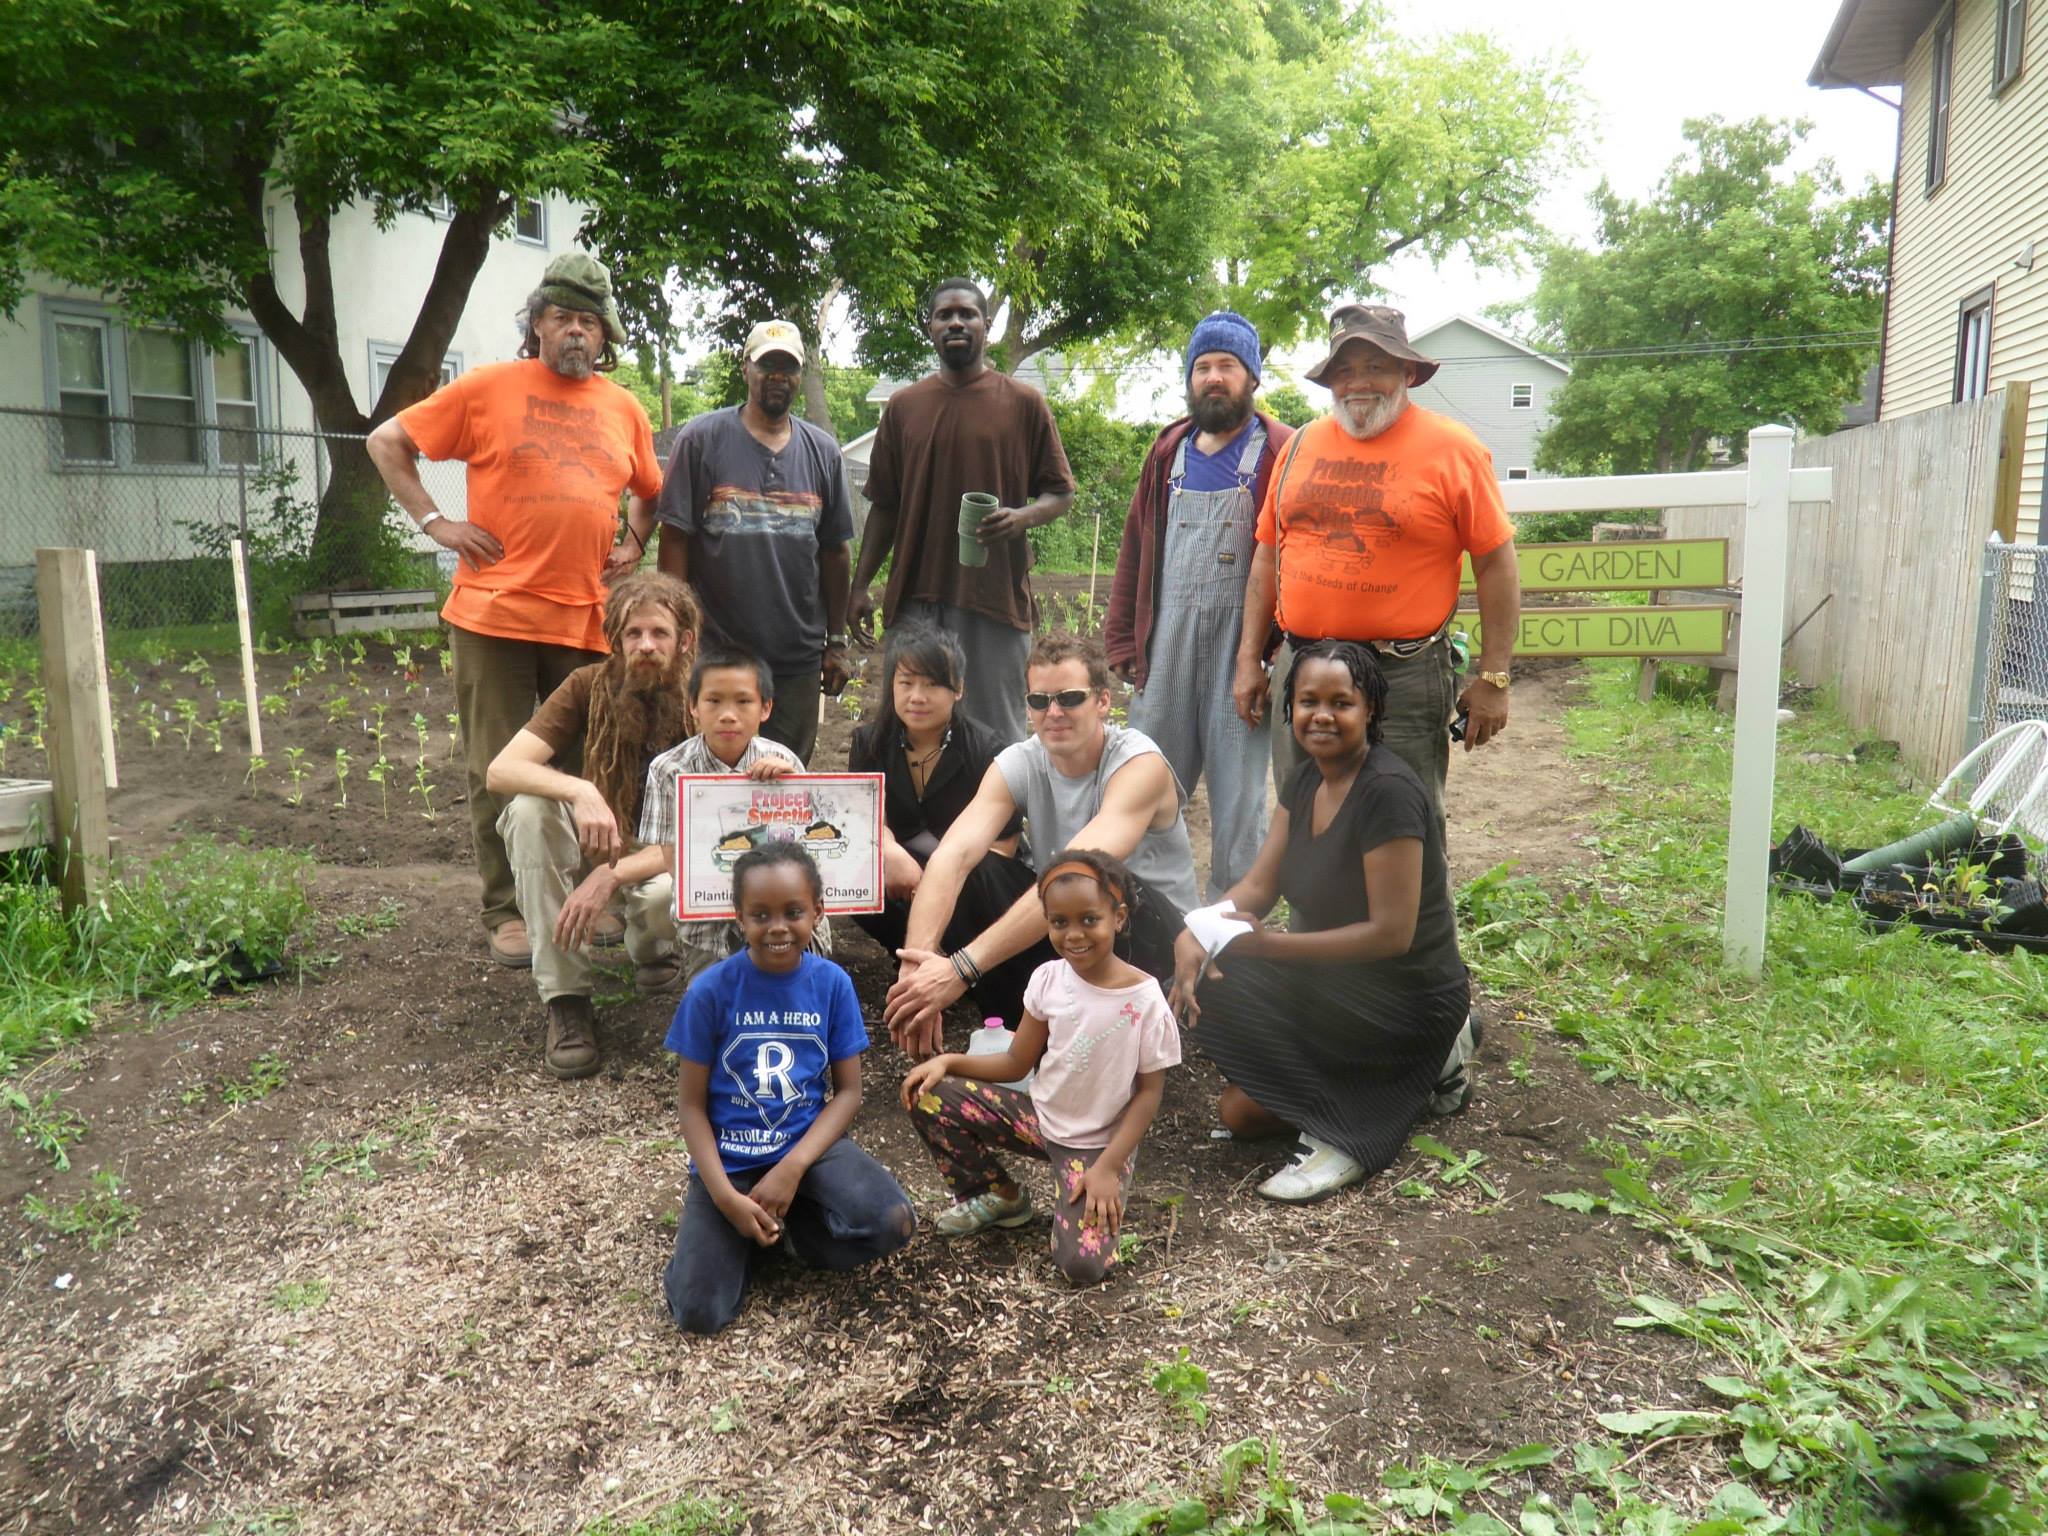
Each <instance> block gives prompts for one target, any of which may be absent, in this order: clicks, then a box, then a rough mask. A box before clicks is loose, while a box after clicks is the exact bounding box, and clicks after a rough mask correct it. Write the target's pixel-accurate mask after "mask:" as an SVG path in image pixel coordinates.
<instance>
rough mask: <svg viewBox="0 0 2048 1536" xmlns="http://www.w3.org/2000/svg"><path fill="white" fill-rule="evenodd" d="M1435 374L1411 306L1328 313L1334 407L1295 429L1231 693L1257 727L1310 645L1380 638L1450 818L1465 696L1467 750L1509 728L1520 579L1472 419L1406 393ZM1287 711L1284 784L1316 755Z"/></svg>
mask: <svg viewBox="0 0 2048 1536" xmlns="http://www.w3.org/2000/svg"><path fill="white" fill-rule="evenodd" d="M1436 370H1437V365H1436V363H1435V362H1433V361H1432V360H1430V359H1429V358H1426V357H1424V356H1423V355H1422V354H1421V353H1419V352H1417V351H1415V350H1414V348H1412V347H1410V346H1409V345H1408V331H1407V325H1406V323H1405V321H1404V320H1403V318H1402V315H1401V312H1400V311H1399V310H1396V309H1387V308H1383V307H1381V306H1378V305H1362V304H1350V305H1346V306H1344V307H1343V308H1342V309H1339V310H1338V311H1337V312H1336V313H1335V314H1333V315H1331V316H1330V350H1329V355H1328V356H1327V357H1325V358H1324V359H1323V360H1322V362H1320V363H1318V364H1317V365H1316V366H1315V367H1314V368H1312V369H1310V370H1309V372H1308V373H1307V375H1306V377H1307V378H1308V380H1309V382H1310V383H1313V384H1321V385H1324V386H1325V387H1326V388H1328V389H1329V391H1330V394H1331V397H1332V398H1331V405H1330V414H1329V415H1328V416H1326V417H1324V418H1323V419H1322V420H1320V421H1317V422H1314V423H1312V424H1311V425H1309V426H1307V427H1304V428H1302V430H1301V431H1299V432H1297V433H1296V434H1295V435H1294V438H1293V440H1292V441H1291V442H1290V443H1289V444H1288V451H1287V453H1286V454H1285V455H1284V456H1283V457H1282V459H1281V461H1280V463H1279V465H1278V466H1277V467H1276V468H1275V470H1274V472H1273V477H1272V483H1271V484H1270V485H1269V486H1268V487H1267V491H1266V501H1265V505H1264V507H1263V508H1262V509H1261V510H1260V513H1259V526H1258V535H1257V537H1258V548H1257V549H1256V550H1255V551H1254V553H1253V555H1252V568H1251V575H1250V579H1249V580H1248V581H1247V583H1246V585H1245V613H1244V626H1243V629H1242V631H1241V632H1240V635H1239V639H1238V656H1237V677H1236V680H1235V683H1234V685H1233V689H1232V692H1233V695H1234V697H1235V701H1236V704H1237V710H1238V713H1239V714H1240V715H1241V716H1242V717H1243V718H1244V719H1245V721H1246V722H1247V723H1248V724H1252V725H1256V724H1258V722H1259V719H1260V717H1261V715H1262V714H1263V713H1264V711H1265V709H1266V707H1267V702H1268V700H1267V694H1268V690H1269V687H1271V686H1274V685H1278V684H1280V683H1283V682H1284V681H1285V680H1286V669H1287V667H1288V665H1289V664H1290V663H1291V661H1292V659H1293V652H1294V650H1295V648H1296V645H1297V644H1306V643H1307V642H1309V641H1312V640H1361V641H1365V642H1367V643H1368V644H1370V645H1371V646H1372V647H1373V648H1374V650H1375V651H1376V652H1377V653H1378V655H1379V661H1380V667H1381V670H1382V671H1384V672H1385V673H1386V676H1387V705H1386V710H1385V717H1384V719H1383V721H1382V728H1383V730H1384V732H1385V740H1386V744H1387V746H1389V747H1391V748H1392V749H1393V750H1394V752H1395V753H1396V755H1398V756H1399V757H1400V758H1401V759H1402V760H1403V761H1405V762H1406V763H1407V764H1408V766H1409V767H1411V768H1413V769H1414V770H1415V776H1416V777H1417V778H1419V779H1421V780H1422V785H1423V788H1424V789H1425V790H1427V791H1428V793H1429V798H1430V805H1431V808H1432V809H1433V810H1435V812H1436V815H1437V819H1438V821H1440V822H1441V821H1442V820H1443V816H1444V779H1445V777H1446V775H1447V774H1448V772H1449V769H1450V761H1451V754H1450V736H1449V734H1448V728H1449V726H1450V723H1451V716H1452V705H1453V701H1454V697H1455V702H1456V705H1457V707H1458V708H1460V709H1463V710H1465V711H1467V712H1468V713H1469V716H1470V719H1469V722H1468V724H1467V726H1466V729H1465V749H1466V750H1467V751H1470V750H1471V749H1472V748H1474V747H1477V746H1482V745H1484V744H1485V743H1486V742H1487V741H1488V740H1490V739H1491V738H1492V737H1493V736H1495V735H1496V734H1497V733H1498V732H1499V731H1500V730H1501V729H1502V728H1503V727H1505V726H1506V724H1507V719H1508V663H1509V661H1510V660H1511V658H1512V657H1513V655H1514V644H1515V629H1516V625H1517V623H1518V622H1519V619H1520V613H1521V582H1520V579H1519V577H1518V576H1517V574H1516V566H1515V529H1514V525H1513V524H1512V523H1510V522H1509V521H1508V517H1507V512H1506V510H1505V508H1504V507H1503V506H1502V504H1501V495H1500V484H1499V482H1498V481H1497V480H1495V479H1494V476H1493V456H1492V455H1491V454H1490V453H1488V452H1487V450H1486V447H1485V445H1484V444H1482V443H1481V442H1480V441H1479V439H1478V438H1476V437H1474V436H1473V435H1472V433H1471V432H1469V431H1468V430H1466V428H1464V427H1463V426H1461V425H1459V424H1458V423H1457V422H1455V421H1452V420H1451V419H1450V418H1448V417H1446V416H1440V415H1438V414H1437V413H1436V412H1434V411H1429V410H1425V409H1423V408H1422V407H1421V406H1419V405H1415V404H1413V403H1412V402H1410V400H1409V399H1408V391H1409V389H1410V388H1411V387H1413V386H1414V385H1417V384H1420V383H1422V382H1423V381H1424V380H1425V379H1427V378H1429V377H1430V376H1431V375H1433V374H1434V373H1435V372H1436ZM1467 554H1469V555H1471V557H1472V568H1473V571H1474V572H1475V574H1476V575H1477V578H1478V583H1479V614H1480V623H1481V633H1480V647H1481V648H1480V653H1479V664H1478V667H1477V668H1476V669H1475V670H1476V675H1475V676H1474V677H1473V678H1472V679H1471V681H1469V682H1467V683H1466V684H1465V687H1464V689H1463V691H1462V692H1459V691H1457V680H1456V676H1455V673H1456V667H1457V662H1456V659H1455V658H1454V657H1453V655H1452V654H1451V648H1450V645H1449V644H1448V643H1447V638H1446V635H1445V627H1446V626H1447V625H1448V624H1449V622H1450V618H1451V613H1452V611H1453V610H1454V609H1455V608H1456V607H1457V605H1458V576H1459V570H1460V567H1461V565H1462V562H1463V559H1464V557H1465V556H1466V555H1467ZM1276 623H1277V624H1278V626H1279V628H1280V630H1281V633H1282V634H1283V635H1284V636H1285V637H1286V640H1287V644H1285V645H1284V646H1283V647H1282V649H1281V654H1280V657H1279V660H1278V662H1277V663H1276V665H1275V666H1274V667H1273V670H1272V677H1271V679H1270V681H1269V679H1268V677H1267V674H1266V669H1265V667H1264V654H1265V650H1266V645H1267V639H1268V636H1269V635H1270V634H1271V633H1272V629H1273V626H1274V625H1275V624H1276ZM1281 714H1282V711H1281V710H1279V709H1278V708H1275V709H1274V710H1273V715H1274V722H1273V775H1274V778H1275V780H1276V782H1277V784H1278V787H1279V788H1280V790H1281V792H1282V794H1285V792H1286V787H1287V781H1288V779H1289V778H1291V777H1292V775H1293V773H1294V772H1295V771H1296V769H1297V768H1298V766H1299V764H1301V763H1302V762H1304V761H1306V759H1305V758H1304V756H1303V755H1302V752H1301V749H1300V747H1299V746H1297V745H1296V743H1295V740H1294V735H1293V732H1292V731H1290V730H1289V729H1288V728H1287V725H1286V723H1285V722H1284V721H1283V720H1282V719H1281V718H1280V717H1281Z"/></svg>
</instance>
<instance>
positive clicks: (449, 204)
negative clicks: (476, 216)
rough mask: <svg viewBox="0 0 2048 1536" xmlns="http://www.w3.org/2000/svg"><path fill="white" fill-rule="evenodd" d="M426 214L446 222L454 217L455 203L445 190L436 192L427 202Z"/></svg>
mask: <svg viewBox="0 0 2048 1536" xmlns="http://www.w3.org/2000/svg"><path fill="white" fill-rule="evenodd" d="M427 216H428V217H429V218H434V219H439V220H440V221H441V222H442V223H444V224H445V223H447V222H448V221H449V220H450V219H452V218H454V217H455V203H454V201H453V200H452V199H451V198H450V197H449V196H448V194H447V193H446V192H437V193H435V194H434V196H433V198H432V200H431V201H429V202H428V204H427Z"/></svg>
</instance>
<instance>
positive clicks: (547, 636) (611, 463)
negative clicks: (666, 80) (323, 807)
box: [365, 251, 661, 969]
mask: <svg viewBox="0 0 2048 1536" xmlns="http://www.w3.org/2000/svg"><path fill="white" fill-rule="evenodd" d="M523 320H524V325H525V331H526V339H525V341H524V343H522V345H521V346H520V349H519V359H518V360H517V361H515V362H510V363H491V364H488V365H486V366H484V367H482V368H472V369H471V370H470V371H469V372H468V373H465V374H464V375H463V376H462V377H461V378H459V379H457V380H456V381H455V382H454V383H452V384H449V385H447V386H446V387H444V388H442V389H439V390H436V391H435V392H434V393H433V394H432V395H429V396H428V397H427V398H426V399H424V400H422V401H420V402H419V403H418V404H417V405H411V406H407V407H406V408H405V409H404V410H403V411H400V412H399V413H398V414H397V415H396V416H393V417H392V418H391V419H390V420H389V421H386V422H385V423H383V425H381V426H379V427H378V428H377V429H376V430H375V431H374V432H372V433H371V434H370V437H369V441H368V443H367V444H366V445H365V446H366V448H367V449H368V452H369V455H370V458H371V460H372V462H374V463H375V464H376V466H377V469H378V471H379V472H380V473H381V474H382V475H383V476H384V483H385V485H386V486H388V487H389V488H390V491H391V496H392V499H393V500H395V501H396V502H397V503H398V504H399V505H400V506H401V507H403V508H405V510H406V512H407V513H408V515H410V516H411V518H412V520H413V521H414V522H415V523H417V524H418V525H419V528H420V531H421V532H422V533H423V534H425V535H426V536H427V537H428V538H430V539H432V540H433V541H434V542H435V543H436V544H438V545H440V546H441V547H442V548H443V549H445V550H447V551H448V552H449V553H450V554H452V555H454V556H456V568H455V575H454V587H453V590H451V591H450V592H449V594H448V602H447V605H446V606H445V607H444V608H442V610H441V617H442V619H444V620H445V621H446V622H447V625H448V648H449V651H450V653H451V654H452V655H453V657H454V663H455V708H456V713H457V715H458V716H460V718H461V721H462V749H463V758H464V763H463V766H464V768H465V769H466V770H467V773H468V777H469V832H470V841H471V843H472V844H473V845H474V846H475V849H476V864H477V873H478V874H480V875H482V876H483V886H484V891H483V896H484V899H483V921H484V927H485V928H486V929H487V930H489V933H490V954H491V958H492V959H493V960H495V961H497V962H498V964H500V965H504V966H510V967H512V968H514V969H518V968H520V967H523V966H525V965H528V964H530V963H531V961H532V949H531V947H530V944H529V940H528V937H527V932H526V924H525V923H523V922H522V921H520V917H519V907H518V902H517V900H516V898H515V896H514V894H513V880H512V870H511V867H510V865H508V864H507V863H506V861H505V845H504V843H503V842H502V841H501V840H500V838H499V836H498V818H499V816H500V815H502V814H503V812H504V806H503V805H502V804H501V803H500V802H499V801H498V800H497V798H496V797H495V796H493V795H492V794H491V793H490V792H489V790H488V789H487V788H486V787H485V784H484V775H485V771H486V770H487V769H488V768H489V767H490V764H491V760H492V759H493V758H495V757H496V756H497V755H498V752H499V750H500V749H501V748H503V747H504V745H505V743H506V742H508V741H510V740H511V739H512V733H513V732H514V731H516V730H517V729H518V728H519V722H520V721H522V720H524V719H525V718H526V717H527V716H528V715H529V714H531V713H532V712H533V706H534V704H535V702H536V701H537V700H540V699H544V698H546V697H547V696H548V695H549V694H550V693H552V692H553V691H554V690H555V689H556V688H557V687H559V686H560V685H561V682H562V679H564V678H565V677H567V676H568V675H569V674H570V673H571V672H573V671H575V670H576V669H577V668H578V667H581V666H585V665H587V664H589V663H591V662H594V661H602V660H603V659H604V625H603V619H602V614H603V608H604V583H605V582H606V581H609V580H610V579H611V578H612V577H614V576H619V575H623V574H624V573H625V572H627V571H630V570H631V569H632V568H633V567H634V566H636V565H638V564H639V563H640V556H641V554H642V552H644V551H645V549H646V548H647V539H648V536H649V535H650V534H651V533H652V532H653V531H654V498H655V497H656V496H658V495H660V494H661V461H660V460H659V459H658V458H656V457H655V453H654V434H653V433H652V432H651V431H650V430H649V428H648V425H647V412H645V411H644V410H642V409H641V408H640V402H639V401H637V400H635V399H634V398H633V396H632V395H631V394H630V393H628V392H627V391H626V390H624V389H621V388H620V387H619V386H618V385H616V384H614V383H612V381H611V380H609V379H606V378H603V377H600V375H602V374H605V373H609V372H610V371H611V370H612V369H614V368H616V367H617V366H618V362H619V359H618V353H617V350H616V349H617V347H618V346H619V345H620V344H621V343H622V342H624V341H625V339H626V331H625V327H624V326H622V325H621V324H620V322H619V311H618V306H617V305H616V304H615V303H613V301H612V280H611V274H610V273H609V272H607V271H606V270H605V267H604V264H603V263H602V262H600V261H598V260H597V259H596V258H595V257H593V256H586V255H585V254H583V253H582V252H581V251H571V252H570V253H568V254H567V255H564V256H557V257H556V258H555V259H554V260H553V261H551V262H549V263H548V268H547V271H546V272H545V273H543V274H542V276H541V283H540V286H539V287H538V288H536V289H534V291H533V292H532V294H531V295H529V296H528V298H527V301H526V313H525V315H524V317H523ZM420 454H425V455H426V456H427V457H428V458H430V459H461V460H463V461H464V462H465V463H466V464H467V465H468V466H469V467H468V470H467V478H466V481H465V484H466V487H467V494H466V497H465V500H466V502H467V511H468V515H467V516H466V517H459V518H451V517H449V516H447V515H446V514H445V513H443V512H442V510H441V508H440V506H439V505H438V504H437V503H436V501H435V499H434V496H433V494H432V493H431V492H430V491H428V490H427V488H426V485H425V484H424V483H423V482H422V481H421V479H420V470H419V465H418V464H417V463H416V462H415V460H416V458H417V456H418V455H420ZM622 492H630V495H629V496H628V498H627V502H626V522H625V530H624V533H623V535H621V533H620V528H619V497H620V494H621V493H622Z"/></svg>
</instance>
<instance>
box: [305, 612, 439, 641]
mask: <svg viewBox="0 0 2048 1536" xmlns="http://www.w3.org/2000/svg"><path fill="white" fill-rule="evenodd" d="M440 623H441V615H440V614H438V613H436V612H435V611H434V610H433V609H431V608H428V609H424V610H417V611H414V612H411V613H366V614H361V615H358V616H356V617H353V618H342V619H303V620H300V621H299V622H298V623H296V624H294V625H293V626H292V627H293V628H294V629H296V630H297V631H298V632H299V633H300V634H301V635H303V636H305V637H306V638H307V639H309V640H310V639H312V638H313V637H314V636H316V635H317V636H321V637H323V638H326V639H332V638H333V637H334V636H336V635H374V634H376V633H377V631H378V630H380V629H434V628H437V627H438V626H439V625H440Z"/></svg>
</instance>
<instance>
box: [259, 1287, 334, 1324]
mask: <svg viewBox="0 0 2048 1536" xmlns="http://www.w3.org/2000/svg"><path fill="white" fill-rule="evenodd" d="M333 1294H334V1286H333V1284H332V1283H331V1282H329V1281H326V1280H287V1281H285V1282H284V1283H283V1284H282V1285H280V1286H279V1287H278V1288H277V1289H276V1290H274V1291H272V1292H271V1293H270V1304H271V1305H272V1306H273V1307H275V1308H277V1310H278V1311H280V1312H286V1313H290V1314H292V1315H294V1316H296V1315H297V1314H299V1313H301V1312H317V1311H319V1310H320V1308H322V1307H324V1306H326V1305H327V1298H328V1297H329V1296H331V1295H333Z"/></svg>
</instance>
